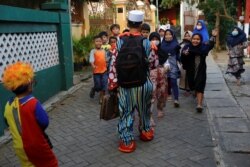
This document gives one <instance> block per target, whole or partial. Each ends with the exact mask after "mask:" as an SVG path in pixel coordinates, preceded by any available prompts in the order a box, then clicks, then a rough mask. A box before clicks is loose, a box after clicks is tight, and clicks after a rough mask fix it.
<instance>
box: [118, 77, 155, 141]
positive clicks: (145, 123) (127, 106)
mask: <svg viewBox="0 0 250 167" xmlns="http://www.w3.org/2000/svg"><path fill="white" fill-rule="evenodd" d="M152 92H153V85H152V82H151V81H150V80H149V79H148V80H147V81H146V83H145V84H144V85H143V86H140V87H134V88H121V87H120V88H119V93H118V97H119V111H120V120H119V123H118V132H119V136H120V139H121V140H122V141H123V142H124V143H125V144H126V145H128V144H129V143H130V142H131V141H132V140H134V134H133V123H134V111H135V110H137V111H138V113H139V118H140V120H139V121H140V122H139V130H140V131H149V130H150V107H151V99H152Z"/></svg>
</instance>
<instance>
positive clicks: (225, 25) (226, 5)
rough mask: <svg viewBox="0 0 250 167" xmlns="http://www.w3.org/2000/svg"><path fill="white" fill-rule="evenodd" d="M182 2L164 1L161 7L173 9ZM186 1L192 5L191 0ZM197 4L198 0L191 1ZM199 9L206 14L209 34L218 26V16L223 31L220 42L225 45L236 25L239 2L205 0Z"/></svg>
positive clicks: (199, 5) (233, 0) (220, 33)
mask: <svg viewBox="0 0 250 167" xmlns="http://www.w3.org/2000/svg"><path fill="white" fill-rule="evenodd" d="M181 1H183V0H162V2H161V6H162V7H163V8H164V7H165V8H171V7H173V6H174V5H176V4H178V3H181ZM184 1H186V2H188V3H190V2H189V0H184ZM195 2H197V0H191V4H193V3H195ZM242 3H243V4H245V0H243V1H242ZM197 8H198V9H200V10H202V11H203V13H205V18H206V21H207V23H208V25H207V26H208V30H209V32H211V30H212V29H213V28H214V27H215V26H216V25H215V23H216V14H218V16H219V17H220V20H219V22H218V23H217V24H218V27H219V28H220V30H221V31H219V36H220V42H221V44H225V40H226V36H227V34H228V33H229V32H230V31H231V29H232V27H233V26H234V25H235V24H236V20H237V18H236V13H237V0H203V1H200V3H199V4H198V6H197ZM243 10H244V9H243Z"/></svg>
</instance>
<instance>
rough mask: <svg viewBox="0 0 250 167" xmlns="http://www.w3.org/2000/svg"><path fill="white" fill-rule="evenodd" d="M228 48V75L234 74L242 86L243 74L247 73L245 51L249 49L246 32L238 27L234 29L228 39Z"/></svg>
mask: <svg viewBox="0 0 250 167" xmlns="http://www.w3.org/2000/svg"><path fill="white" fill-rule="evenodd" d="M227 47H228V55H229V60H228V67H227V72H226V73H227V74H232V75H233V76H234V77H235V78H236V80H237V85H238V86H239V85H240V78H241V74H242V73H243V72H244V71H245V69H244V68H243V65H244V64H245V63H244V60H243V57H244V51H243V50H244V49H245V48H246V47H247V38H246V34H245V33H244V31H242V30H241V29H240V28H238V27H234V29H233V31H232V32H231V34H229V36H228V37H227Z"/></svg>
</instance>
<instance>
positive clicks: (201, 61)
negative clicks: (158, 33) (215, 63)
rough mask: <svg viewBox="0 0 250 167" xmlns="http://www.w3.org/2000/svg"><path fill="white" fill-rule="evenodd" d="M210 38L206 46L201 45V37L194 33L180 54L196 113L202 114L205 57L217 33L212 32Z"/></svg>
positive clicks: (205, 67) (205, 68)
mask: <svg viewBox="0 0 250 167" xmlns="http://www.w3.org/2000/svg"><path fill="white" fill-rule="evenodd" d="M212 35H213V36H212V37H211V39H210V40H209V43H208V44H204V43H202V41H203V37H202V35H201V34H199V33H196V34H193V35H192V38H191V43H189V44H187V45H185V46H184V48H183V49H182V52H181V56H182V57H186V60H187V62H186V73H187V77H188V85H189V88H190V90H194V91H195V93H196V97H197V107H196V110H197V112H202V110H203V107H202V103H203V96H204V89H205V86H206V79H207V77H206V71H207V65H206V56H207V55H208V52H209V51H210V50H211V49H212V48H213V46H214V43H215V36H216V35H217V31H215V30H214V31H213V32H212Z"/></svg>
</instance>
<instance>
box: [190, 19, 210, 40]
mask: <svg viewBox="0 0 250 167" xmlns="http://www.w3.org/2000/svg"><path fill="white" fill-rule="evenodd" d="M197 33H199V34H201V36H202V43H209V34H208V30H207V27H206V24H205V22H204V21H203V20H198V22H197V24H196V26H195V28H194V31H193V34H197Z"/></svg>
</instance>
